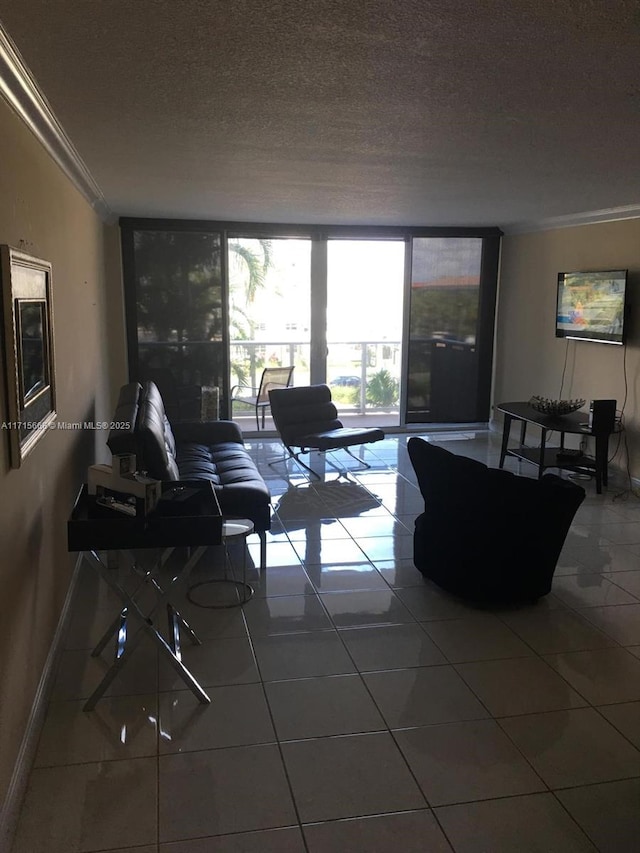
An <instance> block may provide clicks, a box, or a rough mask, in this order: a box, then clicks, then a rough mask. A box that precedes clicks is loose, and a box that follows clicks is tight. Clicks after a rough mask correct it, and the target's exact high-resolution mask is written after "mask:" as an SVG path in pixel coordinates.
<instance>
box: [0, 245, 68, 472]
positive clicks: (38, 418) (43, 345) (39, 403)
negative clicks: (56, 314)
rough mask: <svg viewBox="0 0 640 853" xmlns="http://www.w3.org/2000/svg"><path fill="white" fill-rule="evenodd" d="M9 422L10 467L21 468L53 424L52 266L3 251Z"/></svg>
mask: <svg viewBox="0 0 640 853" xmlns="http://www.w3.org/2000/svg"><path fill="white" fill-rule="evenodd" d="M0 271H1V275H2V297H3V298H2V302H3V312H4V351H5V352H4V355H5V364H6V380H7V420H6V421H5V422H4V423H3V424H2V426H3V431H6V432H7V433H8V435H9V443H10V454H11V465H12V467H14V468H19V467H20V465H21V464H22V461H23V460H24V458H25V456H26V455H27V454H28V453H29V451H30V450H31V449H32V448H33V447H34V446H35V445H36V444H37V442H38V441H39V439H40V438H42V436H43V435H44V434H45V433H46V431H47V430H48V429H50V428H51V426H52V425H53V424H54V423H55V420H56V393H55V370H54V360H53V318H52V304H51V264H50V263H48V262H47V261H42V260H39V259H38V258H33V257H31V255H26V254H25V253H24V252H20V251H19V250H17V249H13V248H11V246H0Z"/></svg>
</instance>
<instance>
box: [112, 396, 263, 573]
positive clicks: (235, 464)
mask: <svg viewBox="0 0 640 853" xmlns="http://www.w3.org/2000/svg"><path fill="white" fill-rule="evenodd" d="M113 421H114V423H115V424H118V425H121V424H124V425H125V426H120V427H119V428H117V429H116V428H114V429H112V430H111V431H110V432H109V438H108V440H107V445H108V447H109V450H110V451H111V453H112V454H123V453H135V455H136V461H137V466H138V469H139V470H141V471H146V472H147V473H148V475H149V476H150V477H153V478H155V479H157V480H162V481H169V480H211V481H212V483H213V485H214V488H215V490H216V494H217V498H218V502H219V504H220V509H221V510H222V514H223V515H224V516H227V517H233V518H248V519H250V520H251V521H252V522H253V524H254V528H255V531H256V533H257V534H258V536H259V537H260V567H261V568H265V566H266V543H267V537H266V531H267V530H269V528H270V526H271V495H270V493H269V489H268V488H267V486H266V484H265V482H264V480H263V479H262V477H261V476H260V473H259V471H258V469H257V468H256V465H255V463H254V462H253V460H252V459H251V457H250V456H249V454H248V453H247V451H246V449H245V447H244V443H243V440H242V433H241V432H240V429H239V428H238V426H237V425H236V424H235V423H233V422H232V421H205V422H202V421H181V422H178V423H175V424H173V425H172V424H170V423H169V419H168V418H167V416H166V414H165V409H164V404H163V401H162V396H161V394H160V391H159V390H158V387H157V386H156V385H155V383H154V382H151V381H149V382H145V383H144V384H143V385H140V383H138V382H130V383H128V384H127V385H123V386H122V388H121V389H120V394H119V397H118V403H117V406H116V410H115V413H114V416H113Z"/></svg>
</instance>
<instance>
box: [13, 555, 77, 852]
mask: <svg viewBox="0 0 640 853" xmlns="http://www.w3.org/2000/svg"><path fill="white" fill-rule="evenodd" d="M81 561H82V555H79V556H78V559H77V560H76V564H75V566H74V569H73V575H72V577H71V583H70V584H69V589H68V590H67V596H66V598H65V601H64V605H63V607H62V612H61V614H60V619H59V620H58V625H57V627H56V631H55V634H54V636H53V640H52V642H51V647H50V649H49V654H48V655H47V660H46V661H45V665H44V669H43V670H42V675H41V676H40V681H39V682H38V688H37V690H36V695H35V697H34V700H33V704H32V706H31V713H30V714H29V720H28V721H27V728H26V730H25V733H24V737H23V738H22V742H21V744H20V750H19V752H18V757H17V759H16V763H15V766H14V768H13V773H12V775H11V781H10V783H9V789H8V791H7V796H6V798H5V801H4V803H3V804H2V809H1V810H0V853H9V851H10V850H11V846H12V844H13V836H14V834H15V831H16V827H17V825H18V818H19V816H20V810H21V808H22V802H23V800H24V795H25V793H26V790H27V783H28V781H29V773H30V771H31V767H32V765H33V761H34V758H35V755H36V750H37V748H38V740H39V738H40V732H41V730H42V726H43V724H44V718H45V715H46V712H47V705H48V702H49V696H50V694H51V688H52V686H53V679H54V677H55V673H56V665H57V663H58V658H59V655H60V652H61V651H62V641H63V638H64V635H65V630H66V627H67V621H68V619H69V615H70V613H71V602H72V600H73V596H74V592H75V588H76V584H77V582H78V575H79V567H80V563H81Z"/></svg>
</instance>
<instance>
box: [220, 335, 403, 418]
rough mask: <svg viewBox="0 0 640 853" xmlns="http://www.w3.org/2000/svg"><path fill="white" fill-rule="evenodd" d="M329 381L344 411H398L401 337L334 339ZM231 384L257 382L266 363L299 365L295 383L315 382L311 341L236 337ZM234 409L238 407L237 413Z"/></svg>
mask: <svg viewBox="0 0 640 853" xmlns="http://www.w3.org/2000/svg"><path fill="white" fill-rule="evenodd" d="M328 350H329V352H328V355H327V381H328V384H329V385H330V386H331V390H332V396H333V399H334V402H335V404H336V406H337V407H338V409H339V410H340V412H341V413H342V414H345V415H347V414H352V415H355V414H359V415H366V414H373V413H389V414H393V415H395V416H396V417H395V420H397V413H398V411H399V385H400V382H399V380H400V363H401V347H400V341H388V340H381V341H359V342H353V341H332V342H330V343H329V345H328ZM230 362H231V385H232V386H233V385H235V384H243V385H249V386H252V387H257V385H258V384H259V382H260V376H261V374H262V370H263V368H264V367H272V366H273V367H277V366H284V365H288V364H293V365H295V371H294V375H293V379H294V384H295V385H299V386H300V385H308V384H310V381H311V372H310V344H309V342H308V341H257V340H252V341H232V342H231V345H230ZM235 416H236V412H235V411H234V417H235Z"/></svg>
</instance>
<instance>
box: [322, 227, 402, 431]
mask: <svg viewBox="0 0 640 853" xmlns="http://www.w3.org/2000/svg"><path fill="white" fill-rule="evenodd" d="M327 249H328V258H327V324H326V325H327V334H326V336H327V365H326V375H327V379H328V382H329V385H330V386H331V390H332V397H333V400H334V402H335V403H336V405H337V407H338V410H339V412H340V414H341V416H344V415H349V414H356V413H358V414H365V413H366V414H369V415H372V416H376V417H378V419H380V418H381V417H383V416H384V421H385V425H386V426H391V425H395V426H397V425H398V424H399V422H400V405H399V402H400V380H401V363H402V357H401V342H402V318H403V295H404V265H405V242H404V240H329V242H328V247H327Z"/></svg>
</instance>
